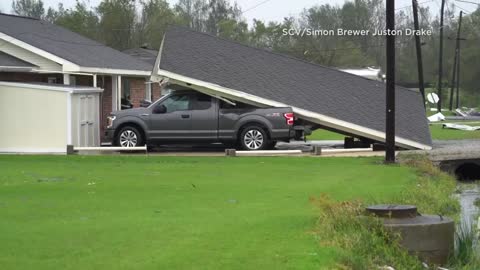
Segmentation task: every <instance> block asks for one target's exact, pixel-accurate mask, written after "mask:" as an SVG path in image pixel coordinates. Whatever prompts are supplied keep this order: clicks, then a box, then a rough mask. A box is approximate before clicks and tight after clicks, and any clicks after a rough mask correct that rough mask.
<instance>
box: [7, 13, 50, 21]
mask: <svg viewBox="0 0 480 270" xmlns="http://www.w3.org/2000/svg"><path fill="white" fill-rule="evenodd" d="M0 16H9V17H17V18H22V19H29V20H37V21H40V20H41V19H40V18H34V17H28V16H22V15H17V14H8V13H3V12H0Z"/></svg>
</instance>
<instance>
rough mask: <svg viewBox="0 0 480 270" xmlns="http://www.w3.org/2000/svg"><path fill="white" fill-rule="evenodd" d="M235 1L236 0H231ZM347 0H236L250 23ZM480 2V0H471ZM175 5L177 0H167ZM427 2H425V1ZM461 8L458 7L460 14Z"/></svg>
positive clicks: (4, 4) (407, 0)
mask: <svg viewBox="0 0 480 270" xmlns="http://www.w3.org/2000/svg"><path fill="white" fill-rule="evenodd" d="M230 1H231V2H233V1H234V0H230ZM345 1H346V0H236V2H237V3H238V4H239V6H240V7H241V8H242V10H243V11H244V13H243V16H244V17H245V19H246V20H247V22H248V23H249V24H251V23H252V21H253V19H254V18H255V19H259V20H262V21H265V22H268V21H282V20H283V18H284V17H288V16H297V15H299V14H300V13H301V12H302V10H303V9H304V8H309V7H312V6H314V5H321V4H327V3H329V4H332V5H342V4H343V3H344V2H345ZM470 1H473V2H479V3H480V0H470ZM11 2H12V1H11V0H0V10H1V11H2V12H5V13H10V11H11V4H12V3H11ZM43 2H44V4H45V5H46V6H47V8H48V7H54V8H56V7H57V6H58V3H60V2H61V3H63V5H64V7H65V8H71V7H73V6H74V5H75V2H76V0H43ZM83 2H85V3H87V5H88V6H91V7H95V6H97V5H98V3H100V2H101V0H83ZM167 2H169V3H170V5H171V6H173V5H174V4H175V3H176V2H177V0H167ZM418 2H419V4H420V6H428V7H430V10H431V12H432V13H433V14H438V13H440V11H439V10H440V3H441V0H418ZM424 2H425V3H424ZM422 3H423V4H422ZM447 3H454V4H455V5H457V6H459V7H461V8H463V9H465V10H467V11H473V10H475V8H476V7H477V6H476V5H473V4H467V3H462V2H458V1H456V0H447ZM410 5H411V0H395V6H396V8H400V9H401V8H402V7H407V6H408V7H409V6H410ZM458 12H460V9H459V8H456V12H455V13H457V14H458Z"/></svg>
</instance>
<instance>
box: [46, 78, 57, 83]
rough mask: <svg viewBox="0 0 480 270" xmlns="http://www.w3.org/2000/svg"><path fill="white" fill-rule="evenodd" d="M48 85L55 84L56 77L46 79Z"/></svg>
mask: <svg viewBox="0 0 480 270" xmlns="http://www.w3.org/2000/svg"><path fill="white" fill-rule="evenodd" d="M47 80H48V83H57V77H48V79H47Z"/></svg>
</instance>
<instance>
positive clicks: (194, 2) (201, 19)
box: [174, 0, 208, 31]
mask: <svg viewBox="0 0 480 270" xmlns="http://www.w3.org/2000/svg"><path fill="white" fill-rule="evenodd" d="M174 10H175V13H176V16H177V18H178V20H179V23H180V24H181V25H185V26H188V27H190V28H191V29H193V30H196V31H206V27H205V22H206V20H207V17H208V14H207V10H208V6H207V2H206V1H205V0H179V1H178V3H177V4H176V5H175V8H174Z"/></svg>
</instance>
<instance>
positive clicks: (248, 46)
mask: <svg viewBox="0 0 480 270" xmlns="http://www.w3.org/2000/svg"><path fill="white" fill-rule="evenodd" d="M173 27H174V28H181V29H184V30H187V31H189V32H193V33H196V34H201V35H206V36H209V37H213V38H216V39H219V40H223V41H226V42H229V43H233V44H236V45H241V46H243V47H247V48H250V49H255V50H258V51H261V52H266V53H270V54H274V55H278V56H281V57H285V58H289V59H292V60H295V61H298V62H303V63H305V64H309V65H313V66H316V67H322V68H326V69H329V70H333V71H337V72H341V73H343V74H346V75H348V76H353V77H356V78H361V79H364V80H368V81H372V82H378V83H383V84H384V82H381V81H376V80H372V79H369V78H365V77H362V76H358V75H355V74H352V73H348V72H345V71H341V70H339V69H336V68H333V67H328V66H324V65H320V64H317V63H313V62H309V61H306V60H303V59H299V58H296V57H293V56H290V55H287V54H283V53H279V52H274V51H269V50H266V49H263V48H258V47H254V46H251V45H247V44H243V43H240V42H237V41H233V40H230V39H227V38H223V37H218V36H215V35H213V34H211V33H206V32H200V31H196V30H193V29H190V28H188V27H185V26H180V25H173ZM395 88H400V89H404V90H408V91H414V92H416V91H415V90H412V89H409V88H406V87H403V86H400V85H397V84H395Z"/></svg>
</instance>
